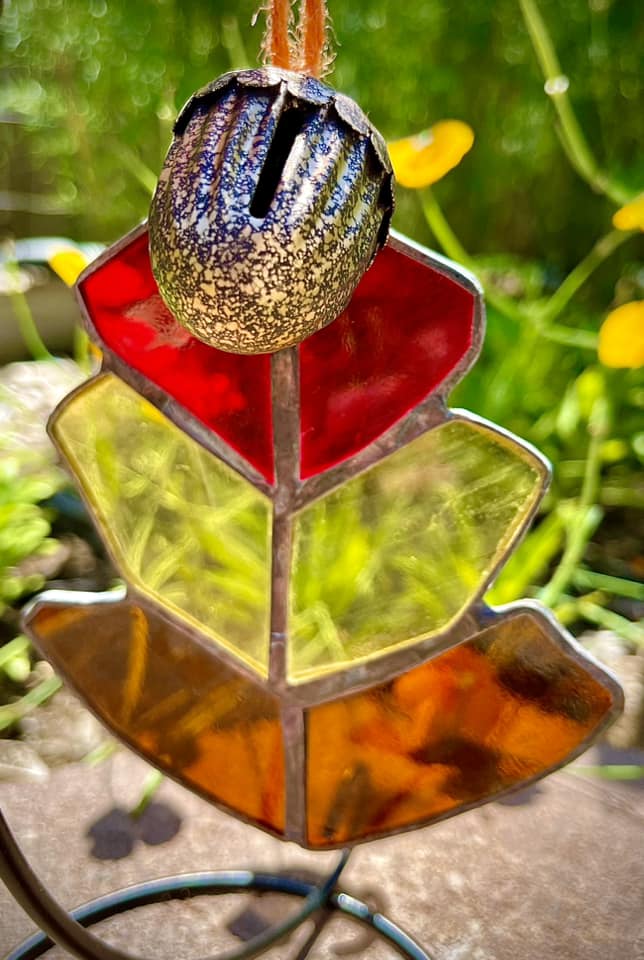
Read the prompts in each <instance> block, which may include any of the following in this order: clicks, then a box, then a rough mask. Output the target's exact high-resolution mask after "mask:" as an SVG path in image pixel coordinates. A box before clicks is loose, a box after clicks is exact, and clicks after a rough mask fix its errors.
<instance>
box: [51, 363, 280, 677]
mask: <svg viewBox="0 0 644 960" xmlns="http://www.w3.org/2000/svg"><path fill="white" fill-rule="evenodd" d="M53 432H54V436H55V438H56V440H57V442H58V444H59V446H60V448H61V450H62V451H63V453H64V454H65V457H66V458H67V460H68V462H69V465H70V467H71V468H72V470H73V471H74V474H75V475H76V477H77V478H78V481H79V483H80V485H81V487H82V489H83V492H84V494H85V496H86V498H87V500H88V502H89V504H90V506H91V507H92V508H93V511H94V513H95V516H96V520H97V522H98V525H99V527H100V530H101V533H102V535H103V537H104V538H105V540H106V542H107V544H108V546H109V547H110V548H111V551H112V553H113V555H114V558H115V560H116V562H117V564H118V565H119V567H120V569H121V571H122V572H123V575H124V576H125V577H127V578H128V579H129V580H131V581H132V583H133V584H135V585H136V587H137V588H138V589H139V590H141V591H142V592H144V593H146V594H148V595H149V596H150V597H152V598H154V599H155V600H156V601H157V602H159V603H160V604H161V605H162V606H164V607H167V608H169V609H171V610H172V611H173V612H174V613H175V614H176V615H178V616H179V617H181V618H182V619H183V620H184V621H186V622H188V623H191V624H194V625H196V626H198V627H200V628H201V629H202V630H203V631H204V632H205V633H207V634H208V635H209V636H210V637H211V638H212V639H214V640H216V641H217V642H218V643H221V644H222V645H223V646H225V647H227V648H228V649H229V650H230V651H231V652H232V653H234V654H236V656H238V657H240V658H241V659H242V660H244V661H245V662H246V663H247V664H249V665H250V666H252V667H254V668H255V669H256V670H257V671H258V672H259V673H260V674H261V675H266V673H267V670H268V646H269V637H270V573H271V562H270V532H271V507H270V504H269V502H268V500H266V499H265V498H264V497H263V496H262V495H261V494H260V493H258V492H257V491H256V490H255V489H253V488H252V487H251V486H250V485H249V484H248V483H247V482H246V481H245V480H243V479H242V478H241V477H240V476H239V475H238V474H236V473H235V472H234V471H233V470H232V469H230V468H229V467H227V466H226V465H225V464H224V463H222V462H221V461H220V460H218V459H217V458H216V457H214V456H213V455H212V454H210V453H208V452H207V451H206V450H204V449H203V448H202V447H201V446H199V444H198V443H196V442H195V441H194V440H192V439H191V438H190V437H188V436H186V435H185V434H184V433H182V432H181V431H180V430H179V429H178V428H177V427H176V426H174V424H172V423H171V422H170V421H169V420H168V419H167V418H166V417H164V416H162V414H160V413H159V411H158V410H157V409H156V408H155V407H153V406H152V404H150V403H148V401H147V400H144V399H143V398H142V397H140V396H139V395H138V394H137V393H135V391H134V390H132V389H131V388H130V387H128V386H127V385H126V384H125V383H123V382H122V381H121V380H119V379H117V378H116V377H114V376H112V375H107V376H103V377H101V378H99V379H98V380H94V381H92V382H91V383H89V384H88V385H87V386H86V387H85V388H84V389H83V390H82V391H81V392H80V393H78V394H76V395H75V396H74V397H72V399H71V400H70V401H68V402H67V404H66V405H65V406H64V407H63V408H62V409H61V410H60V412H59V413H58V415H57V416H56V418H55V421H54V425H53Z"/></svg>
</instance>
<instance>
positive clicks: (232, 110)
mask: <svg viewBox="0 0 644 960" xmlns="http://www.w3.org/2000/svg"><path fill="white" fill-rule="evenodd" d="M392 210H393V188H392V172H391V165H390V163H389V158H388V156H387V149H386V146H385V144H384V141H383V139H382V137H381V136H380V134H379V133H378V132H377V131H376V130H375V129H374V128H373V127H372V126H371V124H370V123H369V120H368V119H367V117H366V116H365V115H364V113H363V112H362V111H361V110H360V108H359V107H358V106H357V105H356V104H355V103H354V102H353V101H352V100H350V99H349V98H348V97H345V96H343V95H342V94H339V93H336V92H335V91H334V90H332V89H331V88H330V87H328V86H327V85H326V84H324V83H321V82H320V81H319V80H315V79H313V78H311V77H307V76H304V75H302V74H297V73H291V72H290V71H286V70H278V69H276V68H273V67H268V68H266V69H262V70H246V71H239V72H235V73H228V74H225V75H224V76H223V77H220V78H219V79H218V80H215V81H214V82H213V83H211V84H209V85H208V86H207V87H205V88H203V89H202V90H200V91H199V92H197V93H196V94H195V95H194V96H193V97H192V98H191V99H190V100H189V101H188V103H187V104H186V106H185V107H184V108H183V110H182V111H181V113H180V114H179V117H178V118H177V121H176V124H175V129H174V139H173V141H172V144H171V146H170V149H169V151H168V155H167V157H166V160H165V164H164V167H163V170H162V172H161V175H160V177H159V182H158V185H157V188H156V192H155V194H154V198H153V200H152V206H151V208H150V219H149V232H150V254H151V260H152V269H153V272H154V276H155V278H156V281H157V284H158V286H159V291H160V293H161V296H162V297H163V299H164V300H165V302H166V304H167V306H168V307H169V309H170V310H171V311H172V313H173V314H174V316H175V317H176V319H177V320H178V321H179V322H180V323H181V324H183V325H184V326H185V327H186V328H187V329H188V330H189V331H190V332H191V333H192V334H194V336H196V337H198V338H199V339H200V340H203V341H205V342H206V343H208V344H210V345H211V346H214V347H217V348H218V349H220V350H226V351H228V352H231V353H271V352H273V351H275V350H279V349H281V348H283V347H287V346H290V345H292V344H295V343H298V342H299V341H301V340H303V339H304V338H305V337H307V336H309V335H310V334H311V333H314V332H315V331H316V330H319V329H320V328H321V327H324V326H326V324H328V323H330V322H331V321H333V320H334V319H335V318H336V317H338V316H339V314H340V313H341V312H342V311H343V310H344V308H345V307H346V305H347V303H348V302H349V300H350V298H351V295H352V293H353V291H354V289H355V287H356V286H357V284H358V282H359V280H360V278H361V276H362V275H363V273H364V271H365V270H366V269H367V267H368V266H369V264H370V263H371V261H372V260H373V257H374V256H375V254H376V252H377V250H378V248H379V247H380V246H382V244H383V243H384V242H385V240H386V237H387V231H388V228H389V221H390V219H391V214H392Z"/></svg>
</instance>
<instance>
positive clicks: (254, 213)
mask: <svg viewBox="0 0 644 960" xmlns="http://www.w3.org/2000/svg"><path fill="white" fill-rule="evenodd" d="M313 113H314V111H313V110H310V109H307V108H306V107H299V106H292V107H287V108H286V109H285V110H283V111H282V113H281V114H280V118H279V120H278V121H277V126H276V128H275V133H274V134H273V139H272V140H271V145H270V147H269V148H268V153H267V154H266V159H265V160H264V165H263V166H262V170H261V173H260V175H259V180H258V181H257V186H256V188H255V193H254V194H253V199H252V200H251V202H250V215H251V217H256V218H257V219H258V220H261V219H263V218H264V217H265V216H266V214H267V213H268V211H269V209H270V206H271V202H272V200H273V197H274V196H275V192H276V190H277V187H278V184H279V182H280V179H281V176H282V173H283V172H284V167H285V166H286V161H287V160H288V158H289V154H290V152H291V150H292V149H293V144H294V143H295V138H296V137H297V135H298V133H300V132H301V131H302V129H303V127H304V124H305V123H306V121H307V120H308V119H309V117H311V116H312V114H313Z"/></svg>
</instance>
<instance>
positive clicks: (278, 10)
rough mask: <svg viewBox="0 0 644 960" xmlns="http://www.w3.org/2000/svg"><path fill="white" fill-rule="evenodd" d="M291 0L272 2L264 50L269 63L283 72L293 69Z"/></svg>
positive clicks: (272, 0) (275, 0) (274, 0)
mask: <svg viewBox="0 0 644 960" xmlns="http://www.w3.org/2000/svg"><path fill="white" fill-rule="evenodd" d="M290 27H291V0H271V4H270V7H269V10H268V23H267V30H266V37H265V39H264V50H265V51H266V53H267V54H268V59H269V63H272V65H273V66H274V67H281V68H282V69H283V70H290V69H291V43H290Z"/></svg>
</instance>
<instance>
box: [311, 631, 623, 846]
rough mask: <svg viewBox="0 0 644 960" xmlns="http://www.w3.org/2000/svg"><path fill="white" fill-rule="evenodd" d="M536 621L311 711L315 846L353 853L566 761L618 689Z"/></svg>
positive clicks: (484, 638)
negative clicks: (362, 843)
mask: <svg viewBox="0 0 644 960" xmlns="http://www.w3.org/2000/svg"><path fill="white" fill-rule="evenodd" d="M566 646H567V645H565V642H564V646H563V648H562V646H560V645H559V644H557V643H555V641H554V640H552V639H551V638H550V637H549V635H548V633H547V632H546V630H545V629H544V628H543V626H542V625H541V623H540V622H539V621H538V620H537V619H535V618H534V617H533V616H532V615H525V614H524V615H520V616H515V617H513V618H512V619H507V620H505V621H504V622H501V623H499V624H498V625H497V626H494V627H492V628H490V629H488V630H486V631H484V632H483V633H481V634H479V636H478V637H477V639H476V640H475V641H472V642H470V643H467V644H463V645H461V646H459V647H456V648H453V649H452V650H449V651H448V652H447V653H443V654H441V655H440V656H437V657H436V658H435V659H433V660H431V661H430V662H429V663H426V664H424V665H423V666H421V667H417V668H415V669H414V670H411V671H410V672H409V673H406V674H403V675H402V676H400V677H398V678H397V679H395V680H393V681H390V682H389V683H386V684H382V685H380V686H377V687H374V688H372V689H371V690H370V691H368V692H366V693H361V694H358V695H355V696H352V697H348V698H346V699H345V700H342V701H337V702H334V703H329V704H325V705H323V706H320V707H316V708H314V709H312V710H310V711H309V713H308V718H307V807H308V841H309V843H310V845H312V846H315V847H324V846H330V845H334V844H344V843H347V842H352V841H355V840H361V839H365V838H367V837H369V836H370V835H371V834H380V833H388V832H390V831H395V830H397V829H399V828H402V827H408V826H411V825H413V824H419V823H423V822H429V821H432V820H434V819H438V818H441V817H444V816H447V815H453V814H455V813H458V812H459V811H461V810H462V809H463V808H466V807H468V806H471V805H473V804H477V803H481V802H482V801H484V800H486V799H488V798H490V797H493V796H494V795H495V794H498V793H501V792H503V791H506V790H508V789H510V788H512V787H516V786H517V785H520V784H522V783H523V782H525V781H528V780H530V779H533V778H535V777H539V776H542V775H543V774H545V773H547V772H548V771H549V770H550V769H551V768H552V767H554V766H558V765H560V764H562V763H564V762H565V761H566V760H567V759H568V758H569V757H570V755H571V754H572V753H573V752H574V751H575V750H577V748H578V747H579V746H580V745H581V744H582V742H583V741H584V740H585V739H586V738H587V737H589V736H590V735H591V734H592V733H593V731H594V730H595V729H596V728H597V726H598V724H600V722H601V721H602V720H603V719H604V718H605V716H606V714H607V712H608V711H609V710H610V709H611V707H612V697H611V693H610V687H608V686H603V685H602V684H601V683H600V682H599V680H597V679H595V678H594V677H593V676H592V675H591V674H590V673H588V672H587V670H586V669H585V668H584V665H583V661H582V660H581V658H580V656H579V654H577V653H575V651H574V650H572V648H568V649H566Z"/></svg>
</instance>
